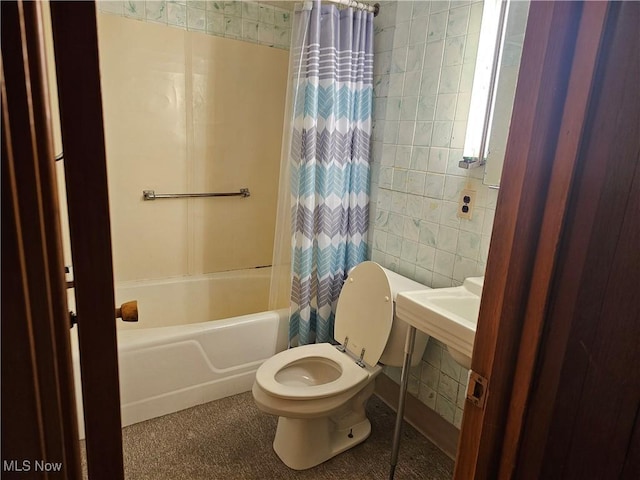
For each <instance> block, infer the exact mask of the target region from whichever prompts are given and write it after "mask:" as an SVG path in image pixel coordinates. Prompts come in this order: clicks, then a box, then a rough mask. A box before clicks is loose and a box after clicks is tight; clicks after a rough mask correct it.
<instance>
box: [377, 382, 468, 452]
mask: <svg viewBox="0 0 640 480" xmlns="http://www.w3.org/2000/svg"><path fill="white" fill-rule="evenodd" d="M375 394H376V395H377V396H378V398H380V400H382V401H383V402H384V403H386V404H387V405H388V406H389V407H390V408H392V409H393V410H394V411H396V412H397V411H398V396H399V394H400V386H399V385H398V384H397V383H395V382H394V381H393V380H391V379H390V378H389V377H387V376H386V375H378V378H376V388H375ZM404 419H405V420H406V421H407V422H408V423H409V424H410V425H411V426H412V427H413V428H415V429H416V430H418V431H419V432H420V433H421V434H422V435H424V436H425V437H426V438H427V439H428V440H429V441H430V442H432V443H433V444H434V445H435V446H436V447H438V448H439V449H440V450H442V451H443V452H444V453H445V454H446V455H447V456H448V457H449V458H451V459H453V460H455V458H456V452H457V450H458V437H459V436H460V431H459V430H458V429H457V428H456V427H454V426H453V425H452V424H450V423H449V422H447V421H446V420H445V419H444V418H442V417H441V416H440V415H438V414H437V413H436V412H435V411H433V410H431V409H430V408H429V407H427V406H426V405H425V404H424V403H422V402H421V401H420V400H418V399H417V398H415V397H413V396H411V395H407V400H406V403H405V408H404Z"/></svg>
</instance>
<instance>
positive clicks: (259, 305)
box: [70, 269, 288, 438]
mask: <svg viewBox="0 0 640 480" xmlns="http://www.w3.org/2000/svg"><path fill="white" fill-rule="evenodd" d="M269 275H270V274H269V272H268V269H251V270H241V271H234V272H224V273H219V274H211V275H201V276H197V277H187V278H173V279H167V280H162V281H153V282H126V283H122V284H120V285H117V286H116V289H115V294H116V303H117V304H120V303H122V302H124V301H128V300H134V299H136V300H138V310H139V318H140V319H139V322H138V323H137V324H126V323H125V322H121V321H118V331H117V336H118V361H119V374H120V403H121V411H122V426H123V427H124V426H127V425H131V424H134V423H137V422H142V421H144V420H149V419H151V418H155V417H159V416H162V415H166V414H168V413H173V412H177V411H179V410H183V409H185V408H189V407H193V406H195V405H199V404H201V403H206V402H210V401H213V400H217V399H219V398H223V397H227V396H230V395H235V394H238V393H242V392H246V391H249V390H250V389H251V386H252V385H253V381H254V378H255V372H256V370H257V369H258V367H259V366H260V364H262V362H264V361H265V360H266V359H267V358H269V357H272V356H273V355H275V354H276V353H277V352H280V351H282V350H284V349H286V348H287V335H288V334H287V330H288V310H286V309H284V310H273V311H267V310H266V305H267V298H268V285H269V283H268V278H269ZM265 279H267V281H266V282H264V280H265ZM70 303H71V304H72V303H73V302H72V299H71V300H70ZM260 310H262V311H260ZM72 347H73V364H74V375H75V386H76V399H77V401H78V421H79V427H80V433H81V438H83V437H84V419H83V416H82V393H81V384H80V377H79V374H80V361H79V353H78V348H77V328H74V329H72Z"/></svg>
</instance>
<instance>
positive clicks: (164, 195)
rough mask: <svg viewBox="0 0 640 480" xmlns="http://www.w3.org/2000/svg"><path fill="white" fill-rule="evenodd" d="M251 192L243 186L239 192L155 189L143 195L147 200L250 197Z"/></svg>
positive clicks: (145, 191)
mask: <svg viewBox="0 0 640 480" xmlns="http://www.w3.org/2000/svg"><path fill="white" fill-rule="evenodd" d="M250 195H251V193H250V192H249V189H248V188H241V189H240V191H239V192H222V193H156V192H155V190H143V191H142V197H143V198H144V199H145V200H155V199H156V198H200V197H242V198H246V197H249V196H250Z"/></svg>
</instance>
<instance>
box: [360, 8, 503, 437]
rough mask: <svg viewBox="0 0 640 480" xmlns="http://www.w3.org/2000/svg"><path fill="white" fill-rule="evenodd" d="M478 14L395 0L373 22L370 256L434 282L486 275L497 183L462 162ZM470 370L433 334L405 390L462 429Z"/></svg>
mask: <svg viewBox="0 0 640 480" xmlns="http://www.w3.org/2000/svg"><path fill="white" fill-rule="evenodd" d="M481 18H482V2H481V1H475V2H473V1H471V2H470V1H452V2H448V1H444V2H433V1H415V2H411V1H400V2H381V13H380V15H378V17H376V19H375V21H374V26H375V27H374V31H375V41H374V46H375V55H376V56H375V62H376V68H375V77H374V85H375V87H374V109H375V115H374V136H373V148H372V152H373V164H372V187H371V190H372V191H371V199H372V201H371V211H372V212H371V213H372V214H371V217H370V218H371V228H370V232H371V233H370V235H371V241H370V250H371V251H370V254H371V255H370V256H371V259H372V260H374V261H377V262H379V263H380V264H382V265H383V266H385V267H387V268H389V269H391V270H394V271H397V272H399V273H401V274H403V275H405V276H407V277H409V278H412V279H414V280H417V281H419V282H421V283H424V284H425V285H427V286H430V287H433V288H440V287H450V286H454V285H460V284H461V283H462V281H463V280H464V279H465V278H466V277H469V276H474V275H483V274H484V268H485V264H486V259H487V252H488V250H489V241H490V237H491V230H492V227H493V217H494V210H495V200H496V191H495V190H489V189H488V188H487V187H486V186H484V185H483V184H482V173H483V172H482V171H481V169H477V170H473V169H472V170H464V169H461V168H459V167H458V161H459V160H461V159H462V148H463V146H464V136H465V131H466V119H467V116H468V112H469V103H470V97H471V95H470V92H471V86H472V83H473V73H474V67H475V57H476V52H477V43H478V32H479V30H480V21H481ZM465 188H470V189H473V190H476V192H477V199H476V209H475V211H474V212H473V216H472V219H471V220H465V219H460V218H458V217H457V216H456V212H457V207H458V200H459V196H460V192H461V190H463V189H465ZM385 373H386V374H387V375H389V376H390V377H391V378H394V379H396V380H398V379H399V371H398V369H391V368H385ZM467 375H468V374H467V370H465V369H463V368H462V367H460V366H459V365H458V364H457V363H456V362H455V361H454V360H453V359H452V358H451V356H450V355H449V353H448V352H447V350H446V347H445V346H444V345H442V344H441V343H440V342H438V341H436V340H434V339H430V340H429V343H428V345H427V350H426V352H425V355H424V357H423V362H422V364H421V365H420V367H419V368H417V369H414V371H413V372H412V375H411V379H412V380H411V384H410V385H411V388H410V391H411V393H412V394H413V395H415V396H416V397H417V398H418V399H420V400H421V401H422V402H423V403H425V404H426V405H427V406H428V407H430V408H432V409H433V410H435V411H436V412H438V413H439V414H440V415H441V416H442V417H444V418H445V419H446V420H448V421H449V422H450V423H452V424H454V425H456V426H457V427H459V426H460V422H461V420H462V407H463V405H464V396H465V390H466V383H467Z"/></svg>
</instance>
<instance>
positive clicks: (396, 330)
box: [380, 268, 429, 367]
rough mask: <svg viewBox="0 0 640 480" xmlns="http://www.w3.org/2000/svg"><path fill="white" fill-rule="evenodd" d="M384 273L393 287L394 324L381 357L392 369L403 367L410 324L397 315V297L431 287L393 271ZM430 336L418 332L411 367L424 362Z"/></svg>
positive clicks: (384, 363) (382, 362) (383, 362)
mask: <svg viewBox="0 0 640 480" xmlns="http://www.w3.org/2000/svg"><path fill="white" fill-rule="evenodd" d="M383 270H384V273H386V274H387V278H388V279H389V285H390V286H391V292H392V293H393V312H394V313H393V324H392V325H391V333H389V340H387V346H386V347H385V349H384V351H383V352H382V356H381V357H380V363H381V364H383V365H388V366H390V367H401V366H402V364H403V362H404V344H405V339H406V337H407V330H408V328H409V324H407V323H405V322H404V321H402V320H399V319H398V318H397V317H396V315H395V311H396V308H395V302H396V296H397V295H398V293H399V292H409V291H412V290H428V289H429V287H426V286H424V285H422V284H421V283H418V282H416V281H414V280H411V279H409V278H406V277H403V276H402V275H398V274H397V273H395V272H392V271H391V270H387V269H386V268H383ZM428 340H429V335H427V334H426V333H423V332H421V331H419V330H418V331H417V332H416V342H415V345H414V347H413V355H412V356H411V366H412V367H413V366H416V365H417V364H418V363H420V360H422V355H424V350H425V348H426V347H427V341H428Z"/></svg>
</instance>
